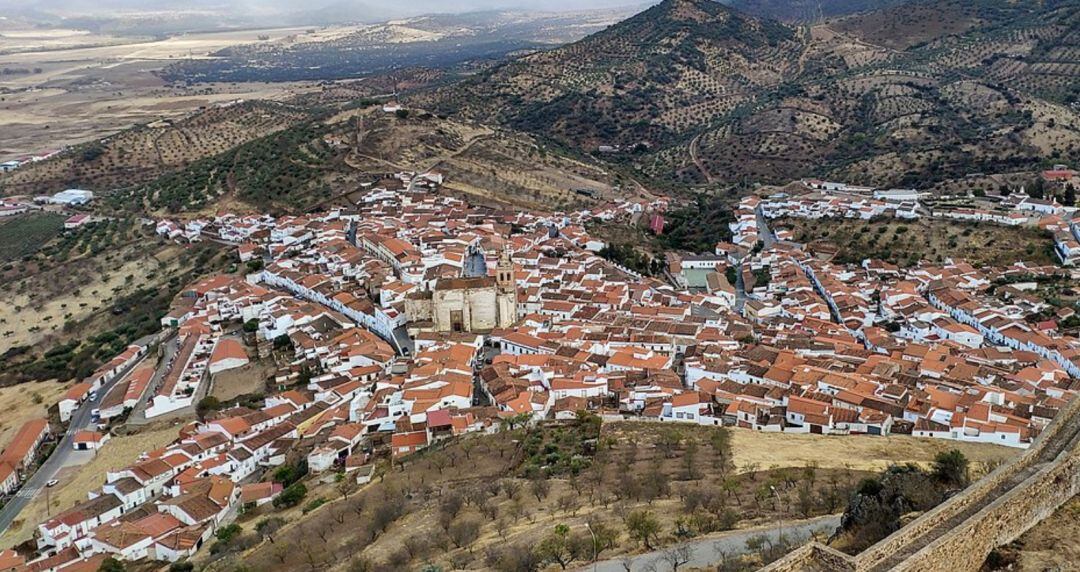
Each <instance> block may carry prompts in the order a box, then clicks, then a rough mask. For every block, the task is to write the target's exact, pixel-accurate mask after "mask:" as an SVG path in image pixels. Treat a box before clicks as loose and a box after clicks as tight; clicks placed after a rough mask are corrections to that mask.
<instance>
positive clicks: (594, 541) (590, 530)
mask: <svg viewBox="0 0 1080 572" xmlns="http://www.w3.org/2000/svg"><path fill="white" fill-rule="evenodd" d="M585 528H586V529H588V531H589V534H591V535H592V569H593V572H596V556H597V551H596V548H597V547H596V533H595V532H593V529H592V525H590V524H589V523H587V522H586V523H585Z"/></svg>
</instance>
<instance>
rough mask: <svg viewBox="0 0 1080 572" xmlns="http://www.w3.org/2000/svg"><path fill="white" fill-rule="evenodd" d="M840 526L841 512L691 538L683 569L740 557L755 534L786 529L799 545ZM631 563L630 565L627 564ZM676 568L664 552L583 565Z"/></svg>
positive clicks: (599, 569)
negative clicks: (668, 560) (778, 524)
mask: <svg viewBox="0 0 1080 572" xmlns="http://www.w3.org/2000/svg"><path fill="white" fill-rule="evenodd" d="M839 525H840V515H828V516H820V517H817V518H812V519H809V520H797V521H793V522H790V523H787V524H786V525H784V526H783V527H780V526H768V527H759V528H752V529H747V530H739V531H734V532H728V533H724V534H722V535H714V536H707V537H704V538H698V539H694V540H691V541H689V542H688V543H687V544H688V545H689V547H690V550H691V554H690V561H689V562H687V563H685V564H682V565H681V567H682V568H706V567H709V566H712V565H714V564H716V563H718V562H719V561H720V558H721V556H720V555H721V552H722V553H723V554H724V555H726V556H728V557H731V556H736V555H739V554H743V553H746V552H748V551H749V549H748V548H747V547H746V541H747V540H749V539H750V538H753V537H755V536H760V535H764V536H766V537H768V538H769V539H770V540H772V541H774V542H775V541H776V540H777V539H779V538H780V530H781V528H782V529H783V533H784V538H787V539H791V540H794V541H795V542H796V544H802V543H803V542H805V541H806V540H808V539H809V538H810V533H811V532H817V533H818V535H819V536H821V535H824V536H828V535H830V534H832V532H833V530H835V529H836V527H837V526H839ZM627 564H629V566H630V568H629V569H628V568H627V567H626V566H627ZM671 569H672V566H671V564H668V563H667V562H666V561H665V560H664V554H663V551H659V550H658V551H656V552H649V553H647V554H641V555H639V556H635V557H633V559H632V560H631V561H629V562H624V561H623V560H603V561H600V562H596V563H595V564H588V565H584V566H580V567H579V568H578V570H580V571H581V572H591V571H594V570H595V572H627V570H630V572H667V571H669V570H671Z"/></svg>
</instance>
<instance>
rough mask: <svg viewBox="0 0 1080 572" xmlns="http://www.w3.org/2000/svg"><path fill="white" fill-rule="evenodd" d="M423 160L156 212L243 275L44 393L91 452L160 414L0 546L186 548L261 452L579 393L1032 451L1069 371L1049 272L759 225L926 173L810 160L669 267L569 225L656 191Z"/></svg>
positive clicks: (732, 422) (612, 216) (259, 478)
mask: <svg viewBox="0 0 1080 572" xmlns="http://www.w3.org/2000/svg"><path fill="white" fill-rule="evenodd" d="M440 182H441V176H438V175H434V174H426V175H414V174H410V173H401V174H399V175H397V176H395V177H392V178H386V179H383V180H381V181H378V182H375V183H372V184H371V185H369V186H368V187H366V188H365V189H364V195H363V198H362V199H361V200H360V201H358V203H357V205H356V207H355V208H352V209H337V210H332V211H330V212H326V213H321V214H311V215H301V216H281V217H272V216H269V215H257V216H255V215H239V214H220V215H218V216H215V217H212V218H205V219H194V220H188V221H178V220H160V221H157V222H155V223H154V228H155V231H156V233H157V234H158V235H160V236H161V237H163V238H165V239H168V240H172V241H177V242H181V243H185V244H186V243H192V242H200V241H213V242H216V243H219V244H223V245H225V247H226V248H228V249H231V250H235V252H236V256H237V259H238V260H239V261H240V264H241V266H242V272H238V273H235V274H221V275H215V276H211V277H208V278H203V279H200V280H199V281H197V282H195V283H192V284H189V285H187V286H185V287H184V288H183V289H182V291H181V292H180V294H179V295H178V296H177V297H176V299H175V300H174V302H173V304H172V307H171V309H170V311H169V312H168V314H167V315H166V316H164V317H163V318H162V319H161V326H162V333H161V334H160V335H159V336H156V337H155V338H154V339H151V340H147V341H146V342H145V343H143V344H141V345H140V344H136V345H133V346H131V347H130V348H128V349H127V350H126V351H125V352H123V353H121V354H119V355H117V356H116V357H115V358H114V359H112V360H111V361H109V362H108V363H107V364H106V365H105V366H103V367H102V368H101V369H99V370H98V371H97V372H95V373H94V374H93V375H92V376H90V377H89V378H87V379H85V380H83V381H82V382H81V383H79V384H77V385H75V386H73V387H72V388H71V390H70V391H69V392H68V393H67V395H65V397H64V401H62V402H61V404H60V410H61V420H62V421H64V422H67V421H68V420H69V419H71V417H72V416H73V415H75V414H76V412H77V411H79V410H80V409H79V408H80V406H82V405H83V404H84V402H86V401H87V400H88V399H91V396H93V397H94V398H96V399H97V402H96V403H97V407H95V408H94V409H93V412H92V415H93V420H94V424H95V425H94V427H95V429H91V430H81V431H78V432H77V433H76V434H75V435H74V436H73V439H72V444H71V446H72V447H73V448H76V449H84V450H85V449H99V448H108V447H109V446H110V445H109V437H110V430H111V428H112V427H115V426H116V425H117V424H118V423H120V422H121V421H123V420H124V419H134V418H138V419H140V420H142V421H145V422H148V421H150V420H154V419H172V420H176V421H177V423H178V425H177V426H178V432H177V435H176V438H175V440H174V441H173V442H172V443H171V444H169V445H167V446H165V447H162V448H159V449H155V450H147V451H145V452H144V453H143V455H142V456H141V458H140V459H139V460H138V461H137V462H135V463H134V464H132V465H130V466H128V467H123V468H116V470H110V471H108V472H107V473H106V474H105V475H103V477H104V478H103V480H102V482H101V483H100V488H98V489H97V490H95V491H94V492H93V493H91V494H90V496H89V498H87V499H85V500H84V501H83V502H80V503H78V504H76V505H75V506H70V507H63V510H62V511H60V512H58V513H56V514H53V515H51V516H50V517H49V518H48V519H47V520H45V521H43V522H40V523H38V525H37V527H36V532H35V535H34V545H35V546H36V553H35V554H33V555H25V554H15V553H10V554H5V556H6V557H8V558H10V559H12V560H13V562H14V564H13V565H12V566H11V567H10V568H11V569H15V570H35V571H37V570H83V569H87V570H90V569H93V570H96V569H97V568H96V566H97V565H99V564H100V563H101V562H102V561H104V559H105V558H116V559H119V560H130V561H136V560H142V559H153V560H159V561H166V562H176V561H179V560H182V559H186V558H189V557H191V556H193V555H194V554H195V553H196V551H198V550H199V549H200V547H202V546H203V545H204V544H205V543H207V542H208V541H209V540H210V539H211V538H212V537H213V536H214V535H215V534H216V533H217V531H219V530H220V529H222V527H224V526H226V525H228V523H230V522H231V521H232V520H233V519H234V518H235V517H236V515H237V514H238V513H241V512H242V511H245V510H250V509H252V508H254V507H258V506H260V505H262V504H265V503H268V502H273V501H274V499H275V498H277V497H279V496H280V495H283V494H287V490H288V489H287V487H284V486H282V484H281V483H279V482H274V481H273V480H271V472H272V471H274V470H275V469H277V468H279V467H282V466H287V465H289V464H290V463H293V462H294V460H295V459H298V458H299V459H303V460H304V463H305V465H306V467H307V470H308V471H309V472H310V473H312V474H315V475H318V474H321V473H332V472H336V473H339V474H341V475H344V476H345V477H344V478H346V479H349V480H351V481H353V482H355V483H357V484H363V483H365V482H367V481H368V480H370V479H371V478H372V476H373V474H375V472H376V469H377V467H378V466H379V464H380V463H386V462H390V463H392V462H394V461H395V460H396V459H400V458H402V457H405V456H408V455H410V454H413V453H416V452H417V451H420V450H422V449H424V448H426V447H430V446H432V445H434V444H436V443H438V442H439V441H441V440H444V439H453V438H456V437H459V436H461V435H464V434H467V433H473V432H481V433H483V432H489V433H490V432H496V431H499V430H500V429H501V428H503V427H505V426H507V424H511V425H513V424H523V423H530V422H535V421H542V420H562V419H574V418H575V417H576V416H578V415H579V414H580V412H583V411H584V412H591V413H593V414H596V415H598V416H600V417H602V418H604V419H611V420H615V419H622V420H638V421H642V422H656V423H676V424H677V423H683V424H698V425H712V426H730V427H739V428H744V429H746V430H753V431H763V432H785V433H801V434H820V435H865V438H867V439H873V438H875V436H886V435H893V434H905V435H913V436H916V437H926V438H933V439H942V440H950V441H964V442H978V443H995V444H1000V445H1004V446H1009V447H1015V448H1026V447H1028V446H1029V445H1030V444H1031V443H1032V441H1033V440H1034V439H1035V438H1036V437H1037V436H1038V435H1039V434H1040V432H1041V431H1042V430H1043V429H1044V428H1045V427H1046V426H1047V425H1048V424H1049V423H1050V421H1051V420H1052V419H1053V418H1054V416H1055V413H1056V412H1057V411H1058V410H1059V409H1061V408H1062V407H1064V406H1065V404H1066V403H1067V402H1068V401H1069V400H1070V399H1071V398H1072V397H1073V396H1075V395H1076V394H1077V392H1078V391H1080V381H1078V379H1080V342H1078V341H1077V338H1076V337H1075V336H1070V335H1066V334H1065V333H1064V332H1065V331H1066V330H1067V329H1069V328H1072V330H1073V331H1075V327H1076V325H1077V322H1078V321H1080V318H1078V317H1077V316H1076V313H1075V311H1074V310H1072V309H1070V308H1056V307H1054V306H1051V305H1050V304H1048V303H1047V302H1046V301H1045V300H1043V299H1041V298H1040V297H1039V296H1037V295H1035V291H1036V290H1037V288H1038V287H1039V286H1040V285H1043V284H1047V283H1053V282H1055V281H1062V280H1069V279H1070V276H1071V275H1070V274H1069V273H1068V272H1069V271H1068V270H1067V269H1066V268H1063V267H1059V266H1034V265H1029V264H1027V263H1025V262H1023V261H1017V262H1016V263H1015V264H1013V265H1011V266H1009V267H1004V268H975V267H973V266H972V265H970V264H968V263H966V262H964V261H962V260H952V261H950V262H948V263H946V264H942V265H930V264H925V263H920V264H917V265H915V266H912V267H909V268H900V267H897V266H894V265H890V264H887V263H884V262H882V261H878V260H869V259H868V260H865V261H864V262H863V263H862V264H861V265H842V264H838V263H834V262H831V261H830V260H828V259H827V258H823V257H820V256H817V255H816V254H815V253H813V252H811V251H808V250H806V249H804V248H803V247H802V246H801V245H799V244H797V243H795V242H793V241H792V240H791V236H790V235H789V234H788V233H785V232H784V231H783V230H777V231H775V232H774V231H773V230H771V229H770V228H769V227H768V224H769V223H768V221H769V220H770V219H775V218H777V217H781V216H784V217H854V218H871V217H876V216H897V217H904V218H907V217H919V216H938V215H936V214H932V213H927V212H926V211H925V209H924V208H923V207H922V206H921V205H920V203H919V200H920V197H919V196H918V195H917V194H910V193H908V194H905V193H898V192H897V193H893V194H892V195H882V196H880V197H875V195H874V194H873V193H871V194H870V195H869V196H865V197H862V198H859V197H854V198H853V197H851V196H850V195H844V196H836V195H832V196H830V193H832V191H830V190H828V189H825V188H824V187H823V185H824V184H818V183H815V185H818V186H822V188H820V189H814V188H812V186H813V185H808V187H811V188H809V191H810V194H807V195H805V196H800V197H793V196H790V195H786V194H785V195H779V196H778V195H774V196H770V197H766V198H761V197H757V196H753V197H748V198H745V199H743V200H742V202H741V203H740V205H739V207H738V209H737V210H736V211H735V220H734V222H732V223H731V231H732V235H733V237H734V238H733V241H732V242H730V243H728V242H721V243H719V244H717V245H716V249H715V252H714V253H712V254H704V255H696V256H689V255H684V256H680V255H675V254H673V255H672V256H669V259H668V265H667V272H666V273H665V276H667V277H668V278H669V280H666V281H665V280H660V279H658V278H653V277H646V276H642V275H640V274H638V273H636V272H634V271H632V270H630V269H628V268H624V267H621V266H619V265H618V264H616V263H614V262H612V261H609V260H607V259H605V258H603V257H602V256H600V254H599V253H601V252H602V251H603V249H604V247H605V246H606V245H605V243H604V241H603V240H599V239H597V238H594V237H592V236H590V233H589V232H588V230H587V225H589V224H591V223H593V222H596V221H604V222H608V223H612V224H622V223H625V222H626V221H629V220H631V219H634V218H635V217H639V216H641V215H642V214H646V213H663V212H664V211H665V209H667V208H668V206H669V205H668V201H667V200H666V199H656V200H652V201H623V202H620V203H613V204H608V205H606V206H604V207H600V208H596V209H587V210H580V211H576V212H566V213H558V214H539V213H531V212H521V211H509V210H497V209H492V208H487V207H478V206H473V205H470V204H469V203H467V202H465V201H463V200H461V199H457V198H454V197H452V196H449V195H448V194H444V193H442V192H440ZM1024 204H1027V199H1025V198H1018V199H1015V205H1013V207H1010V208H1014V210H1015V211H1023V210H1029V209H1025V208H1024V207H1023V206H1022V205H1024ZM1003 208H1004V207H1003ZM1035 210H1036V212H1038V213H1039V215H1040V216H1039V220H1036V221H1035V223H1036V224H1042V221H1041V220H1042V218H1044V216H1043V215H1045V216H1047V217H1057V220H1058V223H1057V224H1058V227H1059V229H1060V230H1061V232H1068V233H1071V234H1072V235H1073V240H1075V239H1076V238H1077V237H1078V235H1076V232H1077V225H1076V220H1075V219H1069V218H1068V217H1070V216H1074V215H1075V213H1068V212H1065V211H1064V210H1061V211H1054V212H1045V213H1044V212H1042V211H1038V210H1037V209H1035ZM1017 214H1018V213H1017V212H1010V213H1009V214H1008V215H1004V217H1003V218H1001V219H1000V220H997V219H979V220H987V221H990V223H992V224H1018V223H1014V222H1013V221H1014V220H1016V215H1017ZM994 216H999V215H994ZM1021 216H1022V217H1023V218H1024V224H1028V223H1029V218H1030V217H1029V216H1027V215H1021ZM1063 240H1064V239H1063ZM732 276H734V277H735V278H734V279H732ZM151 347H153V348H155V349H154V350H153V351H152V352H151ZM252 362H261V363H268V364H273V366H274V371H273V373H272V375H271V379H270V381H268V383H267V393H266V394H265V395H260V396H258V397H257V398H255V399H246V400H242V402H241V401H240V400H238V401H237V402H235V403H229V404H223V405H222V406H221V407H216V408H215V407H208V406H206V405H205V404H206V401H205V400H204V398H205V397H206V395H207V394H208V386H211V385H213V384H214V383H215V380H216V379H217V378H218V376H220V375H221V374H222V373H224V372H228V371H230V370H234V369H237V368H241V367H244V366H247V365H248V364H250V363H252ZM99 392H100V393H101V395H100V396H99V395H98V393H99ZM50 430H52V431H55V430H56V428H50V426H49V424H48V422H47V421H45V420H37V421H33V422H30V423H28V424H27V425H26V426H25V427H24V428H23V429H22V430H20V431H19V433H18V435H17V436H16V437H15V439H14V441H13V442H12V444H10V445H8V446H6V447H5V449H4V453H3V456H2V457H0V487H2V490H3V491H4V492H13V491H15V490H17V488H18V486H19V483H20V475H22V474H23V471H24V470H25V469H27V468H28V466H29V464H30V463H32V461H33V459H34V457H35V455H36V453H37V449H38V447H39V445H40V443H41V442H42V440H43V439H44V438H45V436H47V435H48V433H49V432H50ZM5 562H7V561H6V560H5Z"/></svg>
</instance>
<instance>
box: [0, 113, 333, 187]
mask: <svg viewBox="0 0 1080 572" xmlns="http://www.w3.org/2000/svg"><path fill="white" fill-rule="evenodd" d="M311 115H312V114H311V113H310V112H309V111H307V110H305V109H302V108H298V107H294V106H288V105H282V104H277V103H271V102H265V101H253V102H242V103H236V104H232V105H225V106H214V107H210V108H207V109H204V110H200V111H196V112H194V113H192V114H191V115H189V116H187V117H185V118H183V119H180V120H176V121H159V122H156V123H152V124H149V125H139V126H136V127H133V128H131V129H127V130H124V131H121V132H119V133H117V134H115V135H113V136H111V137H108V138H105V139H102V140H100V141H95V142H91V143H87V144H84V145H81V146H79V147H78V148H76V149H74V150H72V151H70V152H66V153H63V154H61V155H59V156H57V157H54V158H52V159H49V160H46V161H42V162H39V163H32V164H29V165H25V166H23V167H21V168H19V169H17V170H15V171H12V172H11V173H9V174H5V175H0V190H2V191H3V192H4V194H22V193H26V194H30V193H34V194H40V193H43V192H47V191H49V190H50V189H55V190H54V191H53V192H55V191H58V190H63V189H65V188H68V187H84V188H89V189H94V190H95V191H97V192H108V191H110V190H112V189H114V188H117V187H127V186H131V185H134V184H139V183H143V182H146V181H150V180H152V179H154V178H155V177H157V176H160V175H162V174H164V173H166V172H170V171H173V170H177V169H182V168H184V167H185V166H187V165H190V164H192V163H195V162H197V161H199V160H201V159H204V158H206V157H211V156H214V155H218V154H220V153H223V152H225V151H228V150H230V149H232V148H234V147H236V146H238V145H241V144H243V143H246V142H248V141H251V140H253V139H257V138H260V137H264V136H266V135H269V134H271V133H274V132H277V131H280V130H282V129H286V128H288V127H290V126H292V125H296V124H298V123H300V122H302V121H304V120H306V119H308V118H310V117H311Z"/></svg>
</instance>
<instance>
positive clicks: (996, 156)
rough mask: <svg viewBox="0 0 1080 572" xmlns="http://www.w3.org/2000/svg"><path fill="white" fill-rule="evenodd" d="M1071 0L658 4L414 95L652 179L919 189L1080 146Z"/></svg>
mask: <svg viewBox="0 0 1080 572" xmlns="http://www.w3.org/2000/svg"><path fill="white" fill-rule="evenodd" d="M1078 7H1080V0H1043V1H1041V2H1013V1H1011V0H915V1H913V2H910V3H906V4H900V5H898V6H889V7H887V8H884V9H882V10H877V11H873V12H870V13H866V14H858V15H851V16H847V17H844V18H840V19H838V20H836V21H830V22H828V23H826V24H822V25H817V26H814V27H812V28H806V27H793V26H791V25H787V24H783V23H780V22H777V21H775V20H770V19H759V18H756V17H753V16H750V15H746V14H743V13H741V12H738V11H735V10H733V9H732V8H730V7H728V6H725V5H721V4H719V3H717V2H712V1H710V0H665V1H664V2H662V3H660V4H658V5H656V6H654V7H652V8H650V9H648V10H645V11H644V12H642V13H640V14H637V15H635V16H633V17H631V18H629V19H627V20H625V21H623V22H620V23H619V24H617V25H614V26H612V27H610V28H608V29H606V30H604V31H602V32H599V33H596V34H594V35H592V36H589V37H587V38H585V39H583V40H581V41H579V42H576V43H574V44H571V45H568V46H564V47H561V48H558V49H554V50H550V51H546V52H542V53H537V54H532V55H529V56H526V57H523V58H520V59H517V60H513V61H510V62H507V63H505V64H503V65H500V66H496V67H494V68H492V69H490V70H488V71H485V72H483V73H481V74H478V75H477V76H475V77H473V78H470V79H469V80H467V81H465V82H463V83H460V84H457V85H453V86H448V87H443V88H441V89H438V90H436V91H434V92H432V93H429V94H424V95H422V96H419V97H418V98H417V100H416V101H417V103H418V104H421V105H427V106H430V107H432V108H433V109H436V110H438V111H440V112H443V113H456V114H461V115H464V116H467V117H470V118H473V119H476V120H480V121H490V122H499V123H502V124H504V125H507V126H510V127H513V128H517V129H522V130H526V131H529V132H533V133H539V134H541V135H543V136H546V137H548V138H550V139H553V140H555V141H557V142H559V143H560V144H563V145H566V146H568V147H571V148H574V149H577V150H579V151H582V152H596V151H597V150H599V149H600V148H601V147H603V148H604V151H605V152H606V153H608V154H609V155H608V156H609V157H610V158H611V159H612V160H615V161H621V162H624V163H626V164H628V165H633V166H634V168H635V169H636V170H637V171H638V172H641V173H645V174H647V175H650V176H652V177H653V179H654V180H655V181H659V182H662V181H669V182H673V183H683V184H685V183H690V184H702V183H718V184H728V183H733V182H736V181H747V180H749V181H757V182H785V181H788V180H791V179H793V178H798V177H802V176H809V175H819V176H837V177H845V178H849V179H850V180H852V181H861V182H865V183H868V184H882V185H901V184H902V185H918V186H925V185H928V184H929V183H931V182H933V181H936V180H941V179H946V178H954V177H961V178H962V177H963V176H964V175H965V174H966V173H970V172H976V171H985V172H999V171H1001V170H1023V169H1033V168H1036V167H1038V166H1039V165H1041V164H1043V163H1045V162H1050V161H1053V160H1058V161H1062V162H1065V160H1066V159H1067V158H1068V157H1070V156H1072V157H1075V153H1076V150H1077V149H1078V147H1080V116H1078V114H1077V106H1078V105H1077V102H1078V101H1080V9H1078Z"/></svg>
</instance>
